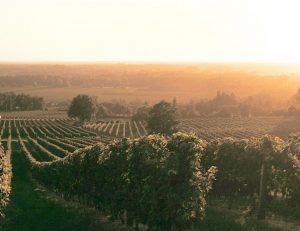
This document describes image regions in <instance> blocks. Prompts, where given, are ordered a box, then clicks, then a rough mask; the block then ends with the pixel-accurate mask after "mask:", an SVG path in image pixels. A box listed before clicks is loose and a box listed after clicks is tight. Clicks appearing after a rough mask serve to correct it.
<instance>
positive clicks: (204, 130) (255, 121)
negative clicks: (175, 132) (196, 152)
mask: <svg viewBox="0 0 300 231" xmlns="http://www.w3.org/2000/svg"><path fill="white" fill-rule="evenodd" d="M179 122H180V123H179V127H178V129H179V130H180V131H187V132H195V133H196V134H197V136H198V137H199V138H201V139H204V140H206V141H210V140H213V139H216V138H224V137H232V138H237V139H244V138H250V137H260V136H263V135H265V134H272V135H276V136H279V137H282V138H287V136H288V135H289V134H290V133H293V132H299V131H300V120H299V117H279V116H265V117H249V118H248V117H234V118H221V117H213V118H207V117H199V118H192V119H180V120H179ZM83 128H85V129H87V130H89V131H93V132H95V133H97V134H99V135H106V136H109V137H112V138H123V137H128V138H139V137H142V136H144V135H147V134H148V130H147V124H146V123H145V122H144V121H131V120H107V121H102V122H98V123H86V124H85V125H84V126H83Z"/></svg>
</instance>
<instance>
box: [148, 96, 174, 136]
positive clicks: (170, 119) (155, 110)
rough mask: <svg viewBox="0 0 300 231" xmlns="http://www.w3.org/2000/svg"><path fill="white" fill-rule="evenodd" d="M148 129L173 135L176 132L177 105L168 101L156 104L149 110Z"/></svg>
mask: <svg viewBox="0 0 300 231" xmlns="http://www.w3.org/2000/svg"><path fill="white" fill-rule="evenodd" d="M147 122H148V129H149V131H150V133H160V134H164V135H171V134H173V133H174V132H176V130H177V129H176V126H177V124H178V121H177V120H176V107H174V106H173V105H172V104H171V103H168V102H166V101H161V102H159V103H158V104H155V105H154V106H153V107H152V108H151V109H150V111H149V117H148V121H147Z"/></svg>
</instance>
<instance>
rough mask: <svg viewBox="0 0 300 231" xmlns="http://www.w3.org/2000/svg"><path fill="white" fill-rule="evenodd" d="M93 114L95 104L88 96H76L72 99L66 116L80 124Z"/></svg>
mask: <svg viewBox="0 0 300 231" xmlns="http://www.w3.org/2000/svg"><path fill="white" fill-rule="evenodd" d="M94 112H95V103H94V101H93V99H92V98H91V97H90V96H88V95H78V96H76V97H75V98H73V101H72V103H71V105H70V107H69V111H68V116H69V117H76V118H78V119H79V120H80V122H84V121H85V120H90V119H91V117H92V115H93V113H94Z"/></svg>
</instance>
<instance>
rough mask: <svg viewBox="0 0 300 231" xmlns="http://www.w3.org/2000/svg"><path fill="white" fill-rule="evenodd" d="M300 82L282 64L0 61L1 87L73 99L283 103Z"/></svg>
mask: <svg viewBox="0 0 300 231" xmlns="http://www.w3.org/2000/svg"><path fill="white" fill-rule="evenodd" d="M299 86H300V68H299V67H298V66H297V65H287V64H286V65H284V64H281V65H280V64H209V63H208V64H193V63H191V64H188V63H186V64H180V63H179V64H176V63H174V64H143V63H140V64H134V63H132V64H131V63H130V64H126V63H96V64H95V63H49V64H44V63H26V64H20V63H19V64H8V63H2V64H0V90H1V91H2V92H3V91H15V92H20V93H21V92H24V93H28V94H32V95H37V96H42V97H44V98H45V101H55V102H59V101H66V100H67V101H70V100H71V99H72V98H73V97H74V96H75V95H76V94H78V93H82V94H90V95H93V96H97V97H98V100H100V101H109V100H126V101H134V100H141V101H149V102H151V103H155V102H158V101H159V100H161V99H166V100H172V98H174V97H176V98H177V100H178V102H180V103H186V102H189V101H190V100H199V99H207V98H212V97H213V96H215V94H216V93H217V91H223V92H226V93H229V94H231V93H233V94H235V95H236V96H237V97H238V98H244V97H247V96H250V95H263V96H265V97H270V98H271V100H272V101H274V103H275V104H276V105H279V106H282V104H283V103H285V102H286V101H287V100H288V99H289V98H290V97H291V96H292V95H293V94H295V92H296V91H297V89H298V87H299Z"/></svg>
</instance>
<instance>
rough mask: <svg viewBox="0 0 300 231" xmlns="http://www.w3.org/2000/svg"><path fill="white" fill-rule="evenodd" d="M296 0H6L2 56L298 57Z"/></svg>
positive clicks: (1, 10)
mask: <svg viewBox="0 0 300 231" xmlns="http://www.w3.org/2000/svg"><path fill="white" fill-rule="evenodd" d="M299 9H300V1H299V3H298V1H297V0H48V1H47V0H26V1H24V0H0V61H25V62H26V61H42V62H43V61H117V62H118V61H124V62H136V61H140V62H294V63H295V62H296V63H300V30H299V28H298V24H299V22H300V14H299V13H298V11H299Z"/></svg>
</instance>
